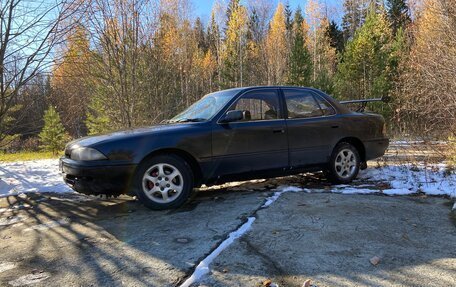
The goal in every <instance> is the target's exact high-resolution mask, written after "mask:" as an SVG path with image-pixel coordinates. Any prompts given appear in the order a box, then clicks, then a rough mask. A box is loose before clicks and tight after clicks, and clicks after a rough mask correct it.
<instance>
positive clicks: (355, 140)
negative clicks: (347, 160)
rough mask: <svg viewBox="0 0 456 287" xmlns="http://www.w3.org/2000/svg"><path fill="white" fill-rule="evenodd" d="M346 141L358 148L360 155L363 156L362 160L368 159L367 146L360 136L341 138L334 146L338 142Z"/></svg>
mask: <svg viewBox="0 0 456 287" xmlns="http://www.w3.org/2000/svg"><path fill="white" fill-rule="evenodd" d="M344 142H345V143H349V144H351V145H353V146H354V147H355V148H356V149H357V150H358V153H359V156H360V157H361V162H365V161H366V147H365V146H364V144H363V142H362V141H361V140H360V139H359V138H357V137H345V138H342V139H341V140H339V141H338V142H337V144H336V145H335V146H334V148H335V147H336V146H337V145H338V144H340V143H344Z"/></svg>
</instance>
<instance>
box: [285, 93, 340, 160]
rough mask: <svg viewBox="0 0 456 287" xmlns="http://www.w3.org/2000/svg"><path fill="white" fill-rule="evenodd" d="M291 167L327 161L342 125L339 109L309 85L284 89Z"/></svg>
mask: <svg viewBox="0 0 456 287" xmlns="http://www.w3.org/2000/svg"><path fill="white" fill-rule="evenodd" d="M283 95H284V98H285V104H286V117H287V119H286V123H287V126H288V141H289V149H290V165H291V167H302V166H306V165H313V164H321V163H326V162H328V160H329V157H330V155H331V152H332V147H333V145H334V141H337V138H339V133H340V131H339V130H340V128H339V124H338V119H337V116H336V110H335V109H334V107H332V106H331V104H330V103H329V102H327V101H326V100H325V99H324V98H323V97H321V96H320V95H318V94H317V93H315V92H313V91H311V90H309V89H293V88H289V89H283Z"/></svg>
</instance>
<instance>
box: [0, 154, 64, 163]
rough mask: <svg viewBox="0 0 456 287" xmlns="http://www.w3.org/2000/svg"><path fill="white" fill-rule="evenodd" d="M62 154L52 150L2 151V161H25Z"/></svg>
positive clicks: (0, 157)
mask: <svg viewBox="0 0 456 287" xmlns="http://www.w3.org/2000/svg"><path fill="white" fill-rule="evenodd" d="M60 156H62V155H61V154H57V155H54V154H53V153H52V152H18V153H0V161H24V160H35V159H49V158H59V157H60Z"/></svg>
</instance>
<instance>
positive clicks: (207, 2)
mask: <svg viewBox="0 0 456 287" xmlns="http://www.w3.org/2000/svg"><path fill="white" fill-rule="evenodd" d="M225 1H228V0H225ZM241 1H242V2H245V0H241ZM321 1H322V2H326V3H327V5H328V7H333V9H329V10H332V11H329V15H328V16H329V18H330V19H331V20H335V21H336V22H338V23H340V19H341V18H342V11H343V10H342V7H343V6H342V4H343V0H321ZM214 2H215V0H193V6H194V13H195V16H199V17H200V18H201V19H202V20H203V22H205V23H207V22H208V21H209V18H210V16H211V10H212V6H213V4H214ZM271 2H273V3H274V4H275V5H274V7H277V4H278V2H279V1H278V0H271ZM281 2H282V3H287V0H283V1H281ZM288 3H289V4H290V7H291V8H292V9H293V11H294V10H295V9H296V8H297V7H298V6H301V8H302V9H303V10H304V7H305V5H306V0H288Z"/></svg>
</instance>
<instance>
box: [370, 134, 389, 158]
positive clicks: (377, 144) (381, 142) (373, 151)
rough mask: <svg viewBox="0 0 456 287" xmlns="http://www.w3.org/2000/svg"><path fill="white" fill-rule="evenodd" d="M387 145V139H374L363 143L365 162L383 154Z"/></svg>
mask: <svg viewBox="0 0 456 287" xmlns="http://www.w3.org/2000/svg"><path fill="white" fill-rule="evenodd" d="M388 145H389V139H387V138H382V139H375V140H369V141H365V142H364V147H365V149H366V160H371V159H375V158H378V157H381V156H383V155H384V154H385V151H386V149H387V148H388Z"/></svg>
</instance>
